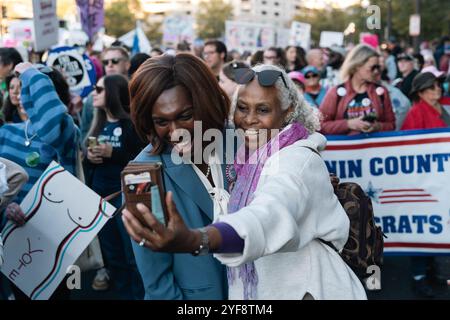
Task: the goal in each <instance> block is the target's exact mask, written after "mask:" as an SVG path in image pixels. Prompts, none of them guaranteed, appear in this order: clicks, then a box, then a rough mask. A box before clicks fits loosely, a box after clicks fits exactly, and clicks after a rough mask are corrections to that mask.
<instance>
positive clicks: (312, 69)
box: [302, 66, 320, 76]
mask: <svg viewBox="0 0 450 320" xmlns="http://www.w3.org/2000/svg"><path fill="white" fill-rule="evenodd" d="M310 72H312V73H314V74H320V72H319V70H318V69H317V68H316V67H314V66H306V67H304V68H303V69H302V73H303V75H304V76H305V75H307V74H308V73H310Z"/></svg>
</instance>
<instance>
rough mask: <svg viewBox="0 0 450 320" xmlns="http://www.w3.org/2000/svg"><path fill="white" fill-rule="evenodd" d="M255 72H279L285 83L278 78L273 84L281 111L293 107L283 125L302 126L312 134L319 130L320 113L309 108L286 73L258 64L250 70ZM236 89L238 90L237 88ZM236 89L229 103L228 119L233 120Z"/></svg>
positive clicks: (280, 69) (236, 96)
mask: <svg viewBox="0 0 450 320" xmlns="http://www.w3.org/2000/svg"><path fill="white" fill-rule="evenodd" d="M252 70H253V71H255V72H261V71H265V70H275V71H280V72H281V74H282V75H283V77H284V80H285V81H286V85H287V88H286V86H285V85H284V82H283V80H282V79H281V77H280V78H278V79H277V81H276V82H275V87H276V88H277V91H278V99H279V101H280V104H281V110H287V109H289V107H290V106H293V109H294V111H293V112H291V113H289V114H288V115H287V117H286V119H285V125H286V126H287V125H289V124H291V123H294V122H299V123H300V124H302V125H303V126H304V127H305V128H306V130H308V132H309V133H310V134H311V133H314V132H316V131H318V130H319V129H320V113H319V110H318V109H316V108H313V107H311V106H310V105H309V104H308V103H307V102H306V101H305V99H304V98H303V95H302V94H301V93H300V92H299V90H298V89H297V86H296V85H295V84H294V82H293V81H292V80H291V79H290V78H289V77H288V75H287V74H286V72H285V71H284V70H283V69H282V68H281V67H278V66H274V65H268V64H259V65H256V66H254V67H253V68H252ZM239 87H240V86H239ZM239 87H238V88H239ZM238 88H237V89H236V91H235V92H234V95H233V99H232V103H231V112H230V117H229V119H230V120H232V119H233V115H234V111H235V110H236V104H237V100H238V92H239V89H238Z"/></svg>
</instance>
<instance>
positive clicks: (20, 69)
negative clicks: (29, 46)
mask: <svg viewBox="0 0 450 320" xmlns="http://www.w3.org/2000/svg"><path fill="white" fill-rule="evenodd" d="M30 68H33V65H32V64H31V63H29V62H21V63H19V64H18V65H17V66H16V67H15V68H14V71H15V72H17V73H18V74H22V73H24V72H25V71H27V70H28V69H30Z"/></svg>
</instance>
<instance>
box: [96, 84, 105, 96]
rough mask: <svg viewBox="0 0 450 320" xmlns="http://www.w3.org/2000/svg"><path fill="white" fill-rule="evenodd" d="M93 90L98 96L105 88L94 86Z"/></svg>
mask: <svg viewBox="0 0 450 320" xmlns="http://www.w3.org/2000/svg"><path fill="white" fill-rule="evenodd" d="M94 90H95V92H97V93H98V94H100V93H102V92H103V90H105V88H103V87H100V86H97V85H95V86H94Z"/></svg>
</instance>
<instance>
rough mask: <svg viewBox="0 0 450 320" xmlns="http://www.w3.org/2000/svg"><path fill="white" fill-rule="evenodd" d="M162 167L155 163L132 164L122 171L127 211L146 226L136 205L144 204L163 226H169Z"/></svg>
mask: <svg viewBox="0 0 450 320" xmlns="http://www.w3.org/2000/svg"><path fill="white" fill-rule="evenodd" d="M161 170H162V166H161V164H159V163H158V164H155V163H130V164H128V165H127V166H126V167H125V169H124V170H123V171H122V173H121V176H122V191H123V192H124V195H125V203H126V207H127V209H128V210H129V211H130V212H131V213H132V214H133V215H134V216H135V217H136V218H137V219H138V220H139V221H141V223H143V224H144V225H145V224H146V222H145V220H144V219H143V217H142V216H141V214H140V212H139V211H138V210H137V208H136V205H137V204H138V203H143V204H144V205H146V206H147V208H149V209H150V210H151V212H152V213H153V215H154V216H155V217H156V218H157V219H158V221H159V222H160V223H162V224H167V209H166V207H165V201H164V199H165V192H164V183H163V179H162V171H161Z"/></svg>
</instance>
